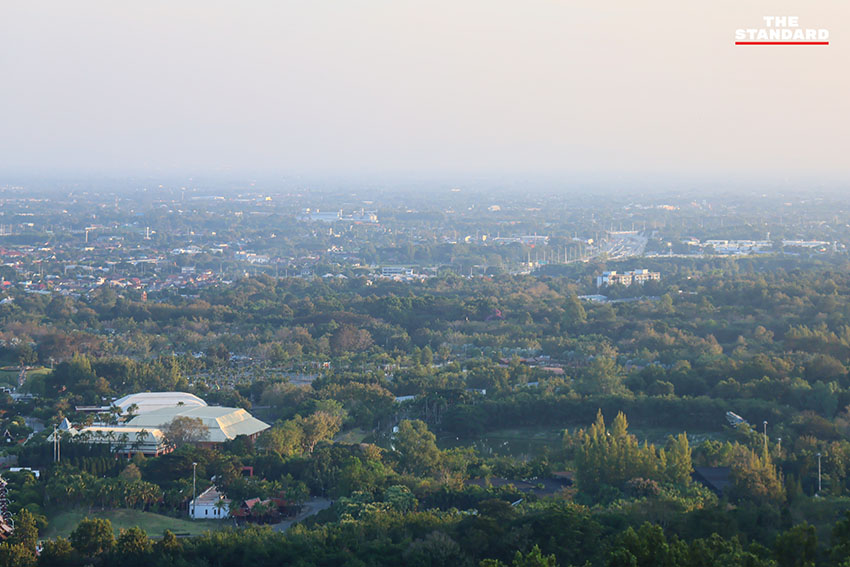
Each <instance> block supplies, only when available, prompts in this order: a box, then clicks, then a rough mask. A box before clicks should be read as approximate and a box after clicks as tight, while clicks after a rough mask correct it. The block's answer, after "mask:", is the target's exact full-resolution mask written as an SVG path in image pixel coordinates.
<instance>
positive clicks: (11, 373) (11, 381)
mask: <svg viewBox="0 0 850 567" xmlns="http://www.w3.org/2000/svg"><path fill="white" fill-rule="evenodd" d="M20 373H21V370H20V368H18V367H15V366H4V367H2V368H0V386H15V387H17V385H18V375H19V374H20ZM49 373H50V369H49V368H44V367H38V368H33V369H32V370H27V380H29V379H30V378H33V377H35V376H44V375H46V374H49Z"/></svg>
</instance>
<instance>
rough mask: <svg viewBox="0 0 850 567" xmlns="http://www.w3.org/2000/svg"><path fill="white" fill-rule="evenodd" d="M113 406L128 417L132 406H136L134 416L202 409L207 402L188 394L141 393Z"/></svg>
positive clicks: (124, 398) (118, 400)
mask: <svg viewBox="0 0 850 567" xmlns="http://www.w3.org/2000/svg"><path fill="white" fill-rule="evenodd" d="M112 405H113V406H115V407H117V408H121V414H122V415H127V414H128V413H129V412H128V409H129V408H130V406H135V408H134V411H133V415H140V414H143V413H148V412H151V411H155V410H158V409H162V408H176V407H182V408H191V407H202V406H206V405H207V402H205V401H204V400H202V399H201V398H199V397H198V396H195V395H193V394H188V393H186V392H141V393H139V394H130V395H129V396H124V397H123V398H118V399H117V400H115V401H114V402H112Z"/></svg>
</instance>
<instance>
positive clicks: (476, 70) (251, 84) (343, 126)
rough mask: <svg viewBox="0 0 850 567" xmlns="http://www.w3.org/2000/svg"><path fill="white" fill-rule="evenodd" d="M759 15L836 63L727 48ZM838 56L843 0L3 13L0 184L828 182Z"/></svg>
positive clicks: (841, 130)
mask: <svg viewBox="0 0 850 567" xmlns="http://www.w3.org/2000/svg"><path fill="white" fill-rule="evenodd" d="M769 15H793V16H797V17H799V21H800V24H801V25H803V26H806V27H812V28H828V29H829V39H830V45H829V46H815V47H802V46H781V47H766V46H757V47H751V46H748V47H741V46H735V45H733V44H734V40H735V32H736V30H737V29H741V28H755V27H761V26H762V25H763V17H764V16H769ZM848 38H850V6H848V5H847V3H846V2H845V1H841V0H818V1H815V2H807V3H799V2H792V1H789V0H778V1H770V2H768V1H765V0H755V1H752V2H747V3H745V4H742V3H740V2H732V1H731V0H720V1H718V2H712V3H710V4H707V3H696V2H681V1H680V0H655V1H649V2H642V3H635V2H630V1H627V0H612V1H611V2H607V3H604V4H600V3H598V2H591V1H589V0H571V1H567V0H561V1H556V0H546V1H543V0H529V1H523V2H519V1H516V0H514V1H506V0H461V1H457V0H455V1H443V0H435V1H431V2H398V1H397V0H396V1H391V0H351V1H348V2H340V3H329V2H311V1H306V0H305V1H289V0H286V1H281V2H261V1H257V2H251V3H236V2H223V1H218V2H200V1H199V0H185V1H183V2H179V3H173V2H165V1H151V2H145V3H135V4H129V3H120V4H116V3H113V2H106V1H91V0H81V1H79V2H73V3H68V2H57V1H46V2H39V3H25V2H21V3H5V4H4V5H3V6H2V7H0V77H2V79H3V83H4V86H3V88H2V89H0V176H3V175H6V176H8V175H11V176H13V177H14V176H22V175H36V176H37V175H60V174H61V173H62V172H74V173H75V174H80V175H82V174H85V173H92V172H101V173H105V174H109V175H119V174H122V173H133V174H140V175H159V174H162V175H167V174H175V173H181V174H182V173H187V172H188V173H198V174H203V175H205V176H208V177H214V176H215V175H218V174H220V175H224V176H226V175H236V174H243V173H247V174H250V173H251V172H256V173H257V174H258V175H272V176H273V175H289V176H293V177H295V178H297V177H298V176H305V177H306V178H325V179H345V178H346V177H347V176H351V177H352V178H358V179H390V180H391V179H405V178H421V177H423V176H425V177H428V176H430V177H431V178H434V179H440V180H443V181H445V182H446V183H448V182H449V181H448V180H450V179H451V178H452V176H453V175H456V176H458V178H460V179H482V178H486V179H492V180H495V181H499V180H500V179H501V180H503V181H504V179H514V180H516V179H522V178H523V176H528V177H530V178H536V179H540V180H569V179H573V180H580V181H582V182H587V181H588V180H594V179H597V180H600V182H601V181H604V182H606V183H613V182H617V181H619V182H621V183H624V184H626V183H629V182H630V180H635V179H640V180H643V182H645V183H647V184H648V185H651V184H652V182H653V180H668V181H670V180H676V179H720V180H724V179H725V180H728V181H729V183H731V184H734V183H738V182H744V181H746V182H757V181H758V180H759V179H764V180H766V181H768V182H770V183H772V184H776V185H778V186H783V185H788V186H789V187H790V186H791V185H793V184H796V183H803V182H805V181H807V180H815V181H817V180H820V181H828V182H829V183H841V182H846V181H848V180H850V166H848V162H847V159H846V155H845V154H846V148H847V147H850V112H848V110H847V106H846V97H847V93H848V92H850V88H848V87H850V85H848V81H850V79H848V78H847V74H846V71H845V69H846V65H847V61H850V42H848ZM4 181H5V180H4V179H3V178H2V177H0V185H2V184H3V182H4ZM805 188H806V187H803V189H805Z"/></svg>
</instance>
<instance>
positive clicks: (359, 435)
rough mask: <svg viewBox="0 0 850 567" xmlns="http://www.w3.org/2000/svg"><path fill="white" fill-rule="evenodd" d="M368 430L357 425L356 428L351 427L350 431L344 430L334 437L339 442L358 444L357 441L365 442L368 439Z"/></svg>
mask: <svg viewBox="0 0 850 567" xmlns="http://www.w3.org/2000/svg"><path fill="white" fill-rule="evenodd" d="M366 435H367V434H366V432H365V431H363V430H362V429H361V428H359V427H356V428H354V429H349V430H348V431H343V432H341V433H339V434H337V436H336V437H334V441H335V442H337V443H347V444H349V445H356V444H357V443H363V440H364V439H366Z"/></svg>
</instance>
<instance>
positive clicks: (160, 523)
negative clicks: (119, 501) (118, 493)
mask: <svg viewBox="0 0 850 567" xmlns="http://www.w3.org/2000/svg"><path fill="white" fill-rule="evenodd" d="M86 517H88V518H104V519H107V520H109V521H110V522H112V527H113V529H114V530H115V535H116V536H118V532H119V531H120V530H122V529H127V528H131V527H133V526H138V527H140V528H142V529H143V530H145V531H146V532H147V533H148V535H149V536H150V537H154V538H156V537H159V536H161V535H162V532H163V531H165V530H171V531H172V532H174V533H176V534H178V535H201V534H202V533H204V532H207V531H213V530H220V529H223V528H226V527H228V526H231V525H232V524H231V523H230V522H228V521H214V520H189V519H188V518H186V519H182V518H179V519H178V518H172V517H170V516H163V515H161V514H154V513H151V512H144V511H142V510H127V509H117V510H97V509H95V510H87V509H80V508H78V509H73V510H67V511H65V512H61V513H59V514H57V515H55V516H53V517H52V518H50V524H49V525H48V526H47V530H46V532H45V533H44V534H42V537H44V538H45V539H47V538H55V537H58V536H62V537H68V536H69V535H70V534H71V532H72V531H74V528H76V527H77V524H79V523H80V520H82V519H83V518H86Z"/></svg>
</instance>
